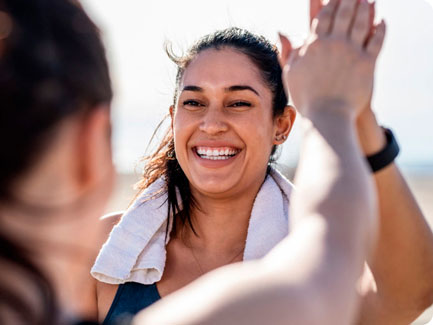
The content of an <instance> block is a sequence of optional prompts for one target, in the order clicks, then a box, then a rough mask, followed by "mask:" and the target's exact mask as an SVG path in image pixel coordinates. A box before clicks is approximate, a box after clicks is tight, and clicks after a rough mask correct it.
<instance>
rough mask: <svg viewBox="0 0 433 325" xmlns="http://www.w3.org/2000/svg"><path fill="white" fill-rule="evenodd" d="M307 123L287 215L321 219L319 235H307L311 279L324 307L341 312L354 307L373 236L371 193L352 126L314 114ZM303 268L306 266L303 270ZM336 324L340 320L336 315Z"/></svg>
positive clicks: (298, 221) (331, 117)
mask: <svg viewBox="0 0 433 325" xmlns="http://www.w3.org/2000/svg"><path fill="white" fill-rule="evenodd" d="M313 124H314V128H312V129H311V130H309V131H307V137H306V141H305V142H304V144H303V148H302V153H301V157H302V158H301V161H300V165H299V169H298V174H297V176H296V184H297V185H298V187H297V191H296V195H295V196H294V197H293V199H292V201H291V203H292V206H293V210H292V216H293V218H294V219H295V220H296V222H297V223H299V224H301V223H302V222H303V220H307V219H308V218H312V219H320V220H321V221H322V222H324V223H325V228H326V232H325V233H324V234H322V236H317V237H316V238H309V239H308V241H309V244H308V245H310V246H311V245H314V244H315V243H317V245H318V247H321V254H319V255H317V260H316V261H315V263H317V264H316V265H315V267H314V268H312V269H315V270H317V271H316V272H313V273H311V276H312V279H313V278H314V281H311V283H313V284H314V285H316V287H317V289H318V290H321V291H322V293H323V302H322V303H323V304H324V305H326V306H327V310H328V312H329V311H331V310H337V311H338V312H340V316H342V314H341V310H342V309H345V310H349V309H350V308H353V307H354V303H355V300H356V296H355V295H352V294H353V293H354V283H355V281H356V279H357V277H358V276H359V275H360V274H361V271H362V265H363V261H364V259H365V258H366V256H367V253H368V250H369V244H368V242H369V241H370V244H371V243H372V241H374V233H375V229H376V224H375V221H376V219H375V218H374V217H375V214H376V208H375V197H374V196H375V193H374V192H373V182H372V179H371V176H370V174H369V171H368V170H367V167H366V165H365V162H364V160H363V157H362V153H361V151H360V148H359V145H358V141H357V139H356V133H355V128H354V125H352V124H351V123H347V121H344V120H342V121H338V120H336V117H335V116H330V115H322V116H319V117H318V118H317V119H315V120H314V121H313ZM295 229H296V228H295ZM308 271H309V270H308V266H307V267H306V270H304V273H306V274H308ZM337 274H338V277H337V276H336V275H337ZM324 284H325V285H324ZM330 286H332V287H333V288H335V290H330ZM340 289H341V290H340ZM351 289H353V291H352V290H351ZM319 295H320V292H319ZM342 306H345V307H347V308H345V307H343V308H342ZM349 307H350V308H349ZM336 323H344V322H342V319H341V318H340V319H338V318H337V319H336Z"/></svg>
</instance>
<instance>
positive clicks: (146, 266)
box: [91, 169, 293, 284]
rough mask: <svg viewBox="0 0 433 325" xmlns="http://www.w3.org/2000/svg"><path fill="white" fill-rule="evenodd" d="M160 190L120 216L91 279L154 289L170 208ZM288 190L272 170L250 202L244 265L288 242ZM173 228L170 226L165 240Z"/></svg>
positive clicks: (157, 185)
mask: <svg viewBox="0 0 433 325" xmlns="http://www.w3.org/2000/svg"><path fill="white" fill-rule="evenodd" d="M164 188H165V181H164V180H163V179H158V180H157V181H156V182H154V183H153V184H152V185H151V186H149V187H148V188H147V189H146V190H145V191H144V192H143V193H142V194H141V195H140V197H138V198H137V200H136V201H135V202H134V203H133V204H132V205H131V207H130V208H129V209H128V210H127V211H126V212H125V213H124V214H123V216H122V218H121V220H120V222H119V223H118V224H117V225H116V226H115V227H114V228H113V230H112V231H111V234H110V236H109V238H108V240H107V241H106V242H105V244H104V245H103V247H102V248H101V251H100V252H99V255H98V257H97V259H96V262H95V264H94V265H93V267H92V270H91V274H92V276H93V277H94V278H96V279H97V280H99V281H101V282H106V283H110V284H121V283H125V282H138V283H142V284H152V283H155V282H158V281H159V280H161V277H162V273H163V272H164V266H165V261H166V244H167V243H168V241H169V240H170V238H169V236H166V230H167V222H168V218H167V209H168V206H167V195H166V194H165V193H164V191H163V189H164ZM292 189H293V185H292V184H291V183H290V182H289V181H288V180H287V179H286V178H285V177H284V176H283V175H281V174H280V173H279V172H278V171H277V170H275V169H272V170H271V172H270V174H269V175H268V176H267V177H266V180H265V182H264V183H263V184H262V186H261V188H260V190H259V192H258V194H257V196H256V198H255V200H254V205H253V209H252V212H251V217H250V222H249V226H248V234H247V239H246V244H245V250H244V255H243V259H244V260H245V261H246V260H253V259H258V258H261V257H263V256H264V255H266V254H267V253H268V252H269V251H270V250H271V249H272V248H273V247H274V246H275V245H276V244H278V243H279V242H280V241H281V240H282V239H283V238H284V237H285V236H287V234H288V232H289V197H290V194H291V192H292ZM155 193H157V194H155ZM170 219H172V218H170ZM171 228H172V224H169V225H168V234H169V233H170V231H171Z"/></svg>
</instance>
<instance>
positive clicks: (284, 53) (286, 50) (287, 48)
mask: <svg viewBox="0 0 433 325" xmlns="http://www.w3.org/2000/svg"><path fill="white" fill-rule="evenodd" d="M278 36H279V38H280V44H281V53H280V56H279V58H278V59H279V61H280V66H281V69H284V66H285V65H286V64H287V60H288V59H289V57H290V54H291V53H292V43H290V41H289V39H288V38H287V37H286V36H285V35H283V34H281V33H278Z"/></svg>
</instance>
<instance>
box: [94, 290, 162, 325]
mask: <svg viewBox="0 0 433 325" xmlns="http://www.w3.org/2000/svg"><path fill="white" fill-rule="evenodd" d="M159 299H161V296H160V295H159V292H158V289H157V287H156V284H155V283H154V284H150V285H145V284H141V283H137V282H126V283H124V284H121V285H119V288H118V289H117V292H116V296H115V297H114V300H113V303H112V304H111V307H110V310H109V311H108V314H107V316H106V317H105V319H104V322H103V323H102V324H103V325H119V324H122V325H123V324H129V323H130V322H131V320H132V318H133V317H134V315H135V314H137V313H138V312H139V311H141V310H143V309H144V308H146V307H149V306H150V305H151V304H153V303H154V302H156V301H158V300H159Z"/></svg>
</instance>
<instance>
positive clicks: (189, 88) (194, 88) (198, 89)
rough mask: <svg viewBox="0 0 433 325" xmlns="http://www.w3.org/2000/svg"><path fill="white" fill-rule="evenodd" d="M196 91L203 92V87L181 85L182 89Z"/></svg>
mask: <svg viewBox="0 0 433 325" xmlns="http://www.w3.org/2000/svg"><path fill="white" fill-rule="evenodd" d="M185 90H186V91H198V92H201V93H202V92H204V89H203V88H201V87H199V86H192V85H189V86H185V87H183V89H182V91H185Z"/></svg>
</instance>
